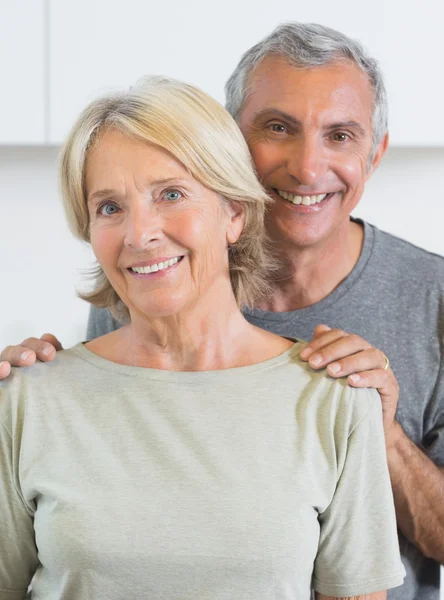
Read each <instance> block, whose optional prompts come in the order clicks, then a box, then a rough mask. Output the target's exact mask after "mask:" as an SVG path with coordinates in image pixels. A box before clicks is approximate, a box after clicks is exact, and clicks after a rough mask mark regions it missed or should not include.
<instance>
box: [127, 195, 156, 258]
mask: <svg viewBox="0 0 444 600" xmlns="http://www.w3.org/2000/svg"><path fill="white" fill-rule="evenodd" d="M125 225H126V231H125V245H126V246H128V247H129V248H131V249H132V250H135V251H136V252H137V251H138V252H142V251H144V250H149V249H150V247H152V246H153V245H154V246H155V245H156V243H157V242H159V241H160V240H161V239H162V236H163V219H162V218H161V215H160V214H159V212H158V211H157V210H156V209H155V208H154V207H153V206H152V205H147V204H145V205H144V206H137V207H133V208H131V210H130V211H129V213H128V216H127V219H126V223H125Z"/></svg>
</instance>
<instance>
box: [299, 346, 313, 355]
mask: <svg viewBox="0 0 444 600" xmlns="http://www.w3.org/2000/svg"><path fill="white" fill-rule="evenodd" d="M310 352H312V349H311V348H310V346H305V348H304V349H303V350H301V351H300V352H299V356H300V357H301V358H307V356H309V355H310Z"/></svg>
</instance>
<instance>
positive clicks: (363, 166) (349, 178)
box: [333, 155, 367, 189]
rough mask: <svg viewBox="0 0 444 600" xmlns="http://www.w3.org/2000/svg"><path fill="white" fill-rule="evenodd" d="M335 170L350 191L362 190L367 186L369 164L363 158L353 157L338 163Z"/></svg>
mask: <svg viewBox="0 0 444 600" xmlns="http://www.w3.org/2000/svg"><path fill="white" fill-rule="evenodd" d="M333 170H334V171H335V172H336V174H337V175H338V176H339V178H340V179H341V180H342V181H343V182H344V183H345V184H346V186H347V187H348V188H349V189H362V188H363V186H364V184H365V179H366V173H367V162H366V160H365V159H364V158H363V157H362V156H358V155H355V156H352V157H349V158H348V159H347V160H342V161H338V162H337V164H336V167H335V166H333Z"/></svg>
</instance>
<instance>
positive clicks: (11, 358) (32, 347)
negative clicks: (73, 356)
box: [0, 338, 56, 367]
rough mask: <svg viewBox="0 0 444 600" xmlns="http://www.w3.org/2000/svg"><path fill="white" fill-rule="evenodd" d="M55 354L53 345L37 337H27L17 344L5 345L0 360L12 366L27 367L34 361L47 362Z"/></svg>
mask: <svg viewBox="0 0 444 600" xmlns="http://www.w3.org/2000/svg"><path fill="white" fill-rule="evenodd" d="M55 355H56V349H55V347H54V346H53V345H52V344H50V343H48V342H45V341H43V340H39V339H37V338H28V339H27V340H25V341H24V342H22V343H21V344H20V345H19V346H7V347H6V348H5V349H4V350H3V352H2V353H1V354H0V360H2V361H8V362H9V363H10V364H11V365H12V366H13V367H29V366H31V365H33V364H34V363H35V361H36V360H37V359H38V360H41V361H42V362H47V361H50V360H53V358H54V357H55Z"/></svg>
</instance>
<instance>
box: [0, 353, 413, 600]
mask: <svg viewBox="0 0 444 600" xmlns="http://www.w3.org/2000/svg"><path fill="white" fill-rule="evenodd" d="M300 349H301V344H300V343H296V344H295V345H294V346H293V347H292V348H291V349H290V350H288V351H287V352H285V353H283V354H282V355H280V356H278V357H276V358H274V359H271V360H268V361H265V362H263V363H260V364H257V365H253V366H248V367H241V368H238V369H227V370H223V371H207V372H192V373H184V372H171V371H160V370H154V369H143V368H138V367H126V366H122V365H117V364H114V363H111V362H109V361H107V360H105V359H102V358H100V357H98V356H96V355H94V354H93V353H91V352H90V351H89V350H87V349H86V348H85V347H84V346H82V345H81V344H80V345H78V346H76V347H75V348H73V349H71V350H67V351H64V352H60V353H58V355H57V357H56V359H55V360H54V362H52V363H48V364H37V365H35V366H34V367H32V368H30V369H26V370H20V369H17V370H14V372H13V375H12V377H11V378H10V380H9V381H5V382H1V383H0V600H6V599H7V600H18V599H22V598H24V597H25V596H26V589H27V586H28V584H29V582H30V580H31V578H32V576H33V574H34V572H36V577H35V579H34V582H33V597H35V598H38V599H41V600H43V599H44V600H56V599H57V600H59V599H60V600H62V599H63V600H74V599H79V600H88V599H91V600H105V599H106V600H130V599H133V598H134V599H140V598H148V599H149V600H161V599H162V600H284V599H285V600H308V599H309V598H310V589H311V587H312V585H313V587H314V588H315V589H316V590H317V591H319V592H322V593H323V594H326V595H335V596H339V597H341V596H342V597H346V596H352V595H358V594H365V593H371V592H373V591H378V590H382V589H387V588H391V587H395V586H397V585H400V584H401V583H402V579H403V574H404V570H403V567H402V564H401V562H400V557H399V550H398V538H397V533H396V522H395V514H394V508H393V499H392V494H391V488H390V481H389V476H388V470H387V464H386V457H385V445H384V437H383V429H382V418H381V406H380V404H381V403H380V400H379V397H378V395H377V394H376V392H373V391H371V390H354V389H352V388H349V387H348V386H347V384H346V382H344V381H339V382H338V381H333V380H331V379H329V378H328V377H327V376H326V375H325V374H324V373H315V372H313V371H311V369H310V368H309V367H307V366H306V365H305V364H304V363H302V362H301V361H299V359H298V352H299V350H300Z"/></svg>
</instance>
